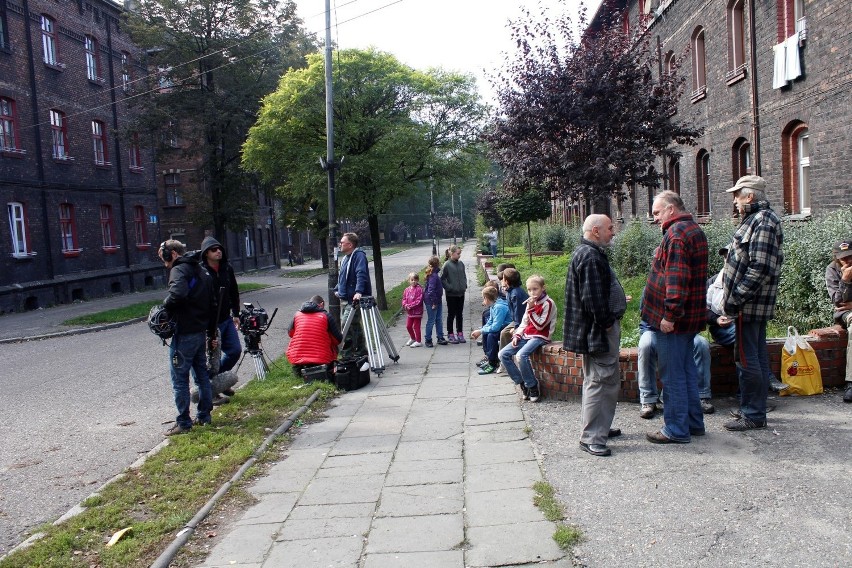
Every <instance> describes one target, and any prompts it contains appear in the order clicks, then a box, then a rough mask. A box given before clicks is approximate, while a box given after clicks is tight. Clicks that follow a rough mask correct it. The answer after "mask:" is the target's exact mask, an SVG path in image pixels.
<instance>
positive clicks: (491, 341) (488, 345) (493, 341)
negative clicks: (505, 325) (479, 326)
mask: <svg viewBox="0 0 852 568" xmlns="http://www.w3.org/2000/svg"><path fill="white" fill-rule="evenodd" d="M482 350H483V351H485V356H486V357H488V361H489V362H490V363H491V364H492V365H495V366H496V365H499V364H500V357H499V356H498V353H500V332H499V331H494V332H491V333H483V334H482Z"/></svg>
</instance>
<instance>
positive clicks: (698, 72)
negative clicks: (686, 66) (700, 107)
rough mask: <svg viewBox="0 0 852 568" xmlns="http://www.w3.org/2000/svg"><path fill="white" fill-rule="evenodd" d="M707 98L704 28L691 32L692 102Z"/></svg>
mask: <svg viewBox="0 0 852 568" xmlns="http://www.w3.org/2000/svg"><path fill="white" fill-rule="evenodd" d="M705 96H707V73H706V70H705V68H704V28H702V27H701V26H699V27H697V28H695V31H693V32H692V102H694V103H696V102H698V101H700V100H701V99H703V98H704V97H705Z"/></svg>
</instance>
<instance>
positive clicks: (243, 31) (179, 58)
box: [126, 0, 317, 239]
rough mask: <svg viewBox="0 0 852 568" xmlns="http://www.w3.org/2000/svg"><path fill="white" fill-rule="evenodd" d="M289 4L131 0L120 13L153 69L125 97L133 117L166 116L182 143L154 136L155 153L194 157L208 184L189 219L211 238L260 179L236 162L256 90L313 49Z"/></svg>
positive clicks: (157, 123) (243, 205)
mask: <svg viewBox="0 0 852 568" xmlns="http://www.w3.org/2000/svg"><path fill="white" fill-rule="evenodd" d="M295 10H296V6H295V4H294V3H293V2H292V1H290V0H283V1H282V0H257V1H255V0H251V1H250V0H187V1H185V2H175V1H173V0H137V1H136V2H134V7H133V9H132V10H131V11H130V12H128V13H127V16H126V17H127V22H126V23H127V28H128V29H129V31H130V34H131V36H132V38H133V40H134V41H135V42H136V43H137V44H138V45H140V46H141V47H143V48H145V49H147V50H148V53H149V54H150V58H149V61H148V63H149V65H150V66H151V67H152V68H158V69H160V73H159V74H158V75H157V77H156V78H155V80H156V81H158V85H156V86H154V85H152V86H153V87H155V88H158V90H157V93H156V94H155V95H154V96H152V97H140V98H138V99H134V100H135V101H137V104H140V105H142V106H143V107H144V108H143V109H142V110H143V112H142V113H140V114H141V116H142V117H143V118H142V120H143V124H142V125H141V126H142V127H143V128H146V127H147V129H149V130H151V131H152V132H154V131H160V130H161V129H162V128H163V127H164V126H167V125H170V132H169V133H168V135H169V136H176V137H177V138H179V139H180V140H182V141H185V142H186V143H187V144H188V147H184V148H182V149H177V150H176V149H173V148H170V147H168V146H166V145H163V147H161V148H159V154H160V156H161V157H165V158H166V159H169V157H170V156H172V155H174V153H175V152H183V153H184V156H181V157H188V158H190V159H196V160H199V161H200V167H199V168H198V172H197V176H198V182H199V186H200V187H204V188H205V189H206V191H207V192H208V193H206V194H204V195H193V196H187V198H188V199H187V200H188V201H189V202H191V203H192V204H193V205H194V206H195V207H193V209H194V210H195V218H194V219H193V221H194V222H196V223H199V224H203V225H206V226H210V225H212V226H213V228H214V232H215V234H216V236H217V237H218V238H220V239H222V238H223V237H224V231H225V229H226V228H228V229H231V230H241V229H243V228H244V227H245V226H246V225H247V224H249V223H250V222H251V221H252V220H253V215H254V211H255V204H256V192H257V191H258V190H259V189H260V188H258V187H257V183H256V180H255V179H254V178H253V176H251V175H248V174H246V173H245V172H243V171H242V170H241V168H240V155H241V147H242V145H243V143H244V141H245V137H246V135H247V133H248V129H249V127H250V126H251V125H252V124H253V123H254V121H255V118H256V114H257V111H258V109H259V106H260V103H259V101H260V99H261V98H262V97H263V96H264V95H266V94H267V93H270V92H272V91H273V90H274V89H275V85H276V83H277V81H278V79H279V77H280V76H281V74H282V73H283V72H284V71H285V70H286V69H288V68H289V67H292V66H299V65H303V64H304V63H303V61H304V55H305V53H307V52H310V51H315V50H316V48H317V46H316V43H315V40H313V39H312V38H310V37H309V36H307V35H306V33H305V32H304V31H303V29H302V27H301V22H300V21H299V20H298V19H297V18H296V16H295ZM158 138H159V136H158ZM174 157H177V156H174ZM285 210H287V211H289V208H285Z"/></svg>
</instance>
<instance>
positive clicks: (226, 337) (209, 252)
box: [201, 237, 242, 394]
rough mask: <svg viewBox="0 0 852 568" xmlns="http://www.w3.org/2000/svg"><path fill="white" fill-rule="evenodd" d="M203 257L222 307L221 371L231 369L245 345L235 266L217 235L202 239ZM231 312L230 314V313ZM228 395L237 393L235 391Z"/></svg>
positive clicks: (217, 323)
mask: <svg viewBox="0 0 852 568" xmlns="http://www.w3.org/2000/svg"><path fill="white" fill-rule="evenodd" d="M201 257H202V262H203V263H204V267H205V268H206V269H207V271H208V272H209V273H210V276H211V277H212V278H213V292H214V294H215V295H216V299H217V301H221V305H220V306H219V312H218V316H219V317H218V319H217V321H216V325H217V327H218V328H219V341H220V343H221V344H222V360H221V361H220V362H219V372H220V373H224V372H225V371H230V370H231V369H233V368H234V365H236V364H237V361H239V360H240V354H241V353H242V346H241V345H240V337H239V335H237V329H238V328H239V326H240V307H241V304H240V289H239V287H238V286H237V277H236V276H234V269H233V268H232V267H231V264H230V263H229V262H228V255H227V254H226V253H225V248H224V247H223V246H222V245H221V244H220V243H219V241H217V240H216V239H215V238H213V237H205V238H204V240H203V241H202V242H201ZM229 311H230V314H229ZM225 394H234V392H233V391H230V392H225Z"/></svg>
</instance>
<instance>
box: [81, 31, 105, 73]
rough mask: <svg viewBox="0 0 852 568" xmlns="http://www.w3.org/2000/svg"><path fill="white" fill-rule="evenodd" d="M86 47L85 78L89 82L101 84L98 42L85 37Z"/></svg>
mask: <svg viewBox="0 0 852 568" xmlns="http://www.w3.org/2000/svg"><path fill="white" fill-rule="evenodd" d="M85 45H86V77H88V78H89V80H90V81H97V82H100V83H102V82H103V79H102V78H101V56H100V54H99V53H98V40H96V39H95V38H93V37H92V36H89V35H87V36H86V39H85Z"/></svg>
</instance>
